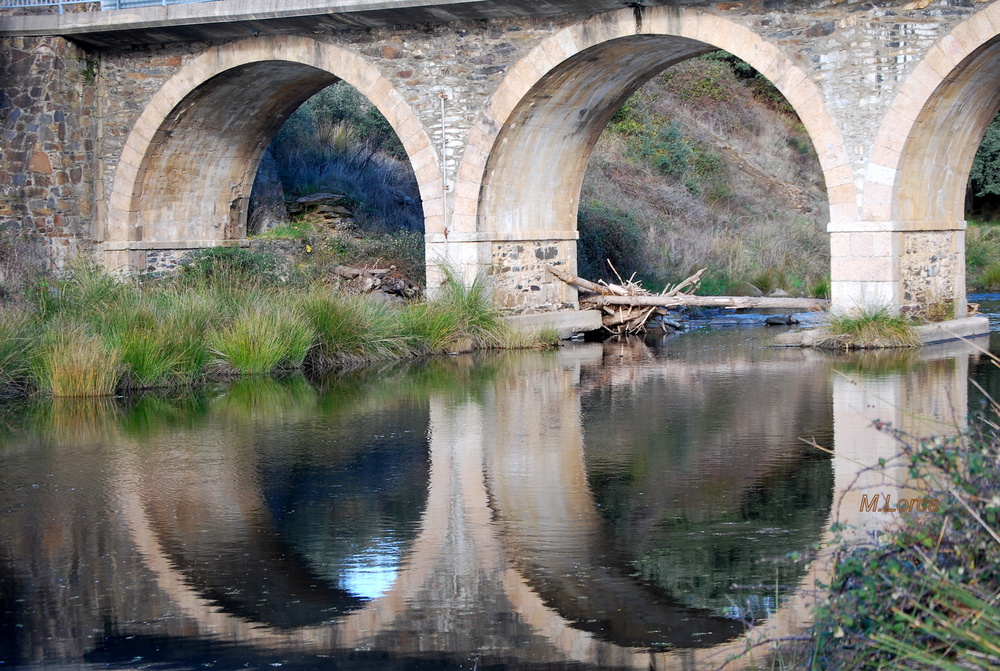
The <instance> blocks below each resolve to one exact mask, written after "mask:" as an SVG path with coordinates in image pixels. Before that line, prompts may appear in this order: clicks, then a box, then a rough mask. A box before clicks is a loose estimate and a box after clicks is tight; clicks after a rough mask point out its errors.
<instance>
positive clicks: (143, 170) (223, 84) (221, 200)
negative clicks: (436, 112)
mask: <svg viewBox="0 0 1000 671" xmlns="http://www.w3.org/2000/svg"><path fill="white" fill-rule="evenodd" d="M339 80H343V81H345V82H347V83H348V84H350V85H351V86H353V87H354V88H356V89H357V90H358V91H359V92H360V93H361V94H362V95H364V96H365V97H366V98H367V99H368V100H369V101H371V103H372V104H373V105H374V106H375V107H376V108H378V110H379V111H380V112H381V113H382V115H383V116H385V118H386V119H387V120H388V122H389V124H390V125H391V126H392V128H393V130H394V131H395V132H396V134H397V136H398V137H399V139H400V142H401V143H402V145H403V148H404V149H405V150H406V153H407V155H408V156H409V157H410V162H411V166H412V167H413V169H414V172H415V173H416V174H417V175H418V178H417V179H418V186H419V187H420V191H421V194H422V197H424V198H426V197H427V194H428V191H427V189H428V188H429V187H428V185H425V184H420V183H419V180H420V177H419V175H420V174H421V173H420V168H421V167H425V164H433V163H434V162H435V161H436V158H435V156H434V152H433V149H432V147H431V144H430V140H429V138H428V137H427V135H426V133H425V132H424V130H423V128H422V126H421V125H420V123H419V121H418V120H417V119H416V117H415V116H414V115H413V112H412V110H410V108H409V106H408V105H407V103H406V101H405V100H404V99H403V97H402V96H401V95H400V94H399V92H398V91H396V89H395V88H394V87H393V86H392V84H391V83H390V82H389V81H388V80H387V79H386V78H384V77H383V76H382V75H381V74H380V73H379V72H378V70H377V68H376V67H375V66H374V65H373V64H372V63H370V62H369V61H367V60H365V59H364V58H362V57H361V56H359V55H357V54H355V53H353V52H350V51H348V50H345V49H342V48H340V47H337V46H334V45H332V44H327V43H323V42H319V41H316V40H313V39H309V38H304V37H293V36H276V37H263V36H262V37H254V38H248V39H246V40H240V41H237V42H232V43H229V44H226V45H221V46H217V47H213V48H211V49H209V50H208V51H206V52H205V53H204V54H201V55H200V56H198V57H196V58H193V59H192V60H191V61H189V62H188V63H186V64H184V65H183V66H182V67H181V68H180V69H179V70H178V72H177V73H176V74H174V75H173V76H172V77H171V78H170V79H169V80H168V81H167V82H166V83H165V84H164V85H163V86H162V87H161V88H160V89H159V90H158V91H157V92H156V94H155V95H154V96H153V98H152V100H151V101H150V102H149V103H148V104H147V105H146V107H145V109H144V110H143V112H142V114H141V115H140V116H139V119H138V120H137V121H136V123H135V125H134V127H133V129H132V131H131V132H130V133H129V136H128V138H127V140H126V142H125V146H124V148H123V149H122V154H121V160H120V161H119V163H118V166H117V168H116V170H115V175H114V181H113V184H112V189H111V194H110V197H109V204H108V212H107V219H106V222H105V231H104V236H103V237H104V240H103V245H104V250H105V265H106V266H107V267H110V268H122V269H137V268H145V263H144V255H145V252H146V250H150V249H184V248H196V247H209V246H215V245H219V244H223V243H225V242H226V241H237V240H240V239H241V238H243V237H245V227H246V214H247V205H248V201H249V195H250V189H251V188H252V186H253V180H254V176H255V175H256V172H257V167H258V165H259V163H260V159H261V156H262V154H263V152H264V150H265V149H266V147H267V145H268V143H269V142H270V140H271V138H272V137H273V135H274V134H275V133H276V132H277V130H278V129H279V128H280V126H281V124H282V123H283V122H284V120H285V119H286V118H287V117H288V116H289V115H290V114H291V113H292V112H293V111H294V110H295V109H297V108H298V107H299V106H300V105H301V104H302V103H303V102H305V101H306V100H307V99H308V98H309V97H311V96H312V95H313V94H315V93H317V92H318V91H320V90H321V89H323V88H325V87H326V86H329V85H330V84H333V83H334V82H336V81H339ZM425 172H427V171H425ZM435 175H436V173H435ZM439 187H440V185H435V187H434V188H438V189H439Z"/></svg>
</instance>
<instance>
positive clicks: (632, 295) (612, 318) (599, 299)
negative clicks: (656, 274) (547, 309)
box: [549, 261, 705, 334]
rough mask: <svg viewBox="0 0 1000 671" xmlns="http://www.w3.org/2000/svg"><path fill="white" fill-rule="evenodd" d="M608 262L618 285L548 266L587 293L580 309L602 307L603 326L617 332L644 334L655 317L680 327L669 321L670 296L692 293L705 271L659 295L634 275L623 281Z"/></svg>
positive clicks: (564, 280) (556, 274)
mask: <svg viewBox="0 0 1000 671" xmlns="http://www.w3.org/2000/svg"><path fill="white" fill-rule="evenodd" d="M608 265H609V266H611V270H613V271H614V273H615V276H616V277H617V278H618V282H619V283H618V284H613V283H611V284H609V283H606V282H604V280H601V281H599V282H591V281H589V280H585V279H583V278H582V277H577V276H575V275H570V274H569V273H567V272H566V271H564V270H562V269H560V268H555V267H553V266H549V272H550V273H552V274H553V275H555V276H556V277H558V278H559V279H560V280H562V281H563V282H566V283H567V284H572V285H575V286H577V287H579V288H580V289H583V290H584V291H585V292H587V293H586V294H584V295H581V296H580V309H581V310H588V309H594V308H596V309H599V310H601V312H602V313H603V315H602V317H601V321H602V323H603V324H604V328H605V329H607V330H608V331H610V332H612V333H615V334H625V333H641V332H643V331H645V330H646V324H647V322H648V321H649V320H650V318H652V317H654V316H655V317H660V318H665V319H664V320H663V321H666V323H667V324H671V325H674V326H675V327H679V326H680V325H679V324H676V323H672V320H669V317H668V315H669V312H668V311H667V304H668V303H669V301H667V299H670V298H673V297H675V296H689V295H691V294H693V293H694V291H695V289H697V288H698V283H699V282H701V276H702V275H703V274H704V273H705V269H704V268H702V269H701V270H699V271H698V272H696V273H695V274H694V275H692V276H691V277H689V278H687V279H686V280H684V281H683V282H680V283H679V284H676V285H674V286H670V285H667V286H665V287H664V288H663V291H662V292H661V293H660V294H658V295H654V294H652V293H650V292H649V291H648V290H646V289H644V288H643V287H642V285H640V284H639V283H638V282H636V281H635V275H634V274H633V275H632V277H630V278H629V279H628V280H622V277H621V275H619V274H618V271H617V270H616V269H615V267H614V265H612V264H611V262H610V261H608ZM608 298H618V299H621V302H620V303H609V302H606V301H605V300H604V299H608ZM640 298H653V299H654V300H655V301H656V302H654V303H651V304H649V305H641V304H640V303H639V302H638V301H637V299H640Z"/></svg>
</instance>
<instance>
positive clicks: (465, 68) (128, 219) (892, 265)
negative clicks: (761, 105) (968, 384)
mask: <svg viewBox="0 0 1000 671" xmlns="http://www.w3.org/2000/svg"><path fill="white" fill-rule="evenodd" d="M624 5H628V6H624ZM85 7H86V6H85ZM95 7H96V4H95ZM998 43H1000V2H988V1H987V2H972V1H971V0H937V1H929V0H914V1H911V2H892V1H890V2H881V3H877V4H875V5H873V4H870V3H855V2H834V3H831V2H825V1H821V0H815V1H812V0H802V1H788V2H769V3H764V2H759V1H756V0H747V1H740V0H733V1H726V2H700V1H698V0H692V1H691V2H687V3H682V2H672V1H668V0H646V1H643V0H639V1H638V2H631V3H622V2H621V1H620V0H572V1H571V0H547V1H546V2H528V1H518V0H510V1H507V0H505V1H499V0H478V1H473V2H456V1H454V0H437V1H434V2H428V1H426V0H385V1H381V2H375V1H371V0H347V1H342V2H321V1H320V0H288V1H287V2H277V1H276V0H219V1H217V2H207V3H201V4H190V5H174V6H168V7H149V8H142V9H134V10H116V11H89V12H79V13H66V14H61V15H57V14H50V15H11V16H5V17H0V78H2V79H0V81H2V93H0V117H2V121H0V123H2V129H0V130H2V132H3V134H4V135H3V138H4V139H3V143H4V145H3V148H4V151H3V157H2V159H0V224H2V223H13V224H15V225H16V226H20V227H23V228H25V229H28V230H31V231H37V232H38V233H40V234H42V235H43V236H44V238H45V239H46V240H47V241H48V242H49V250H50V258H51V263H52V264H53V265H54V266H55V267H59V266H60V265H62V264H64V263H65V262H66V261H67V259H68V258H70V257H71V256H72V255H75V254H76V253H78V252H83V253H87V254H92V255H94V256H95V257H96V258H98V259H100V260H101V261H102V262H103V263H104V264H105V265H106V266H107V267H109V268H113V269H131V270H136V269H140V270H141V269H145V268H147V267H149V266H151V265H153V266H155V265H157V264H158V263H160V262H162V261H163V260H164V259H165V258H170V257H176V256H178V255H180V254H183V253H184V252H185V250H189V249H192V248H198V247H206V246H214V245H224V244H230V245H231V244H241V242H242V241H243V240H244V239H245V237H246V213H247V204H248V200H249V194H250V189H251V186H252V182H253V179H254V176H255V174H256V170H257V166H258V163H259V161H260V158H261V155H262V152H263V151H264V149H265V148H266V147H267V145H268V143H269V142H270V139H271V138H272V136H273V135H274V133H275V132H276V131H277V129H278V128H279V127H280V125H281V123H282V122H283V121H284V120H285V119H286V118H287V117H288V116H289V115H290V114H291V113H292V112H293V111H294V110H295V109H296V108H297V107H298V106H299V105H300V104H301V103H302V102H303V101H305V100H306V99H307V98H309V97H310V96H311V95H313V94H314V93H316V92H317V91H319V90H320V89H322V88H323V87H325V86H327V85H329V84H331V83H333V82H336V81H338V80H344V81H346V82H348V83H349V84H351V85H352V86H354V87H355V88H357V89H358V90H359V91H360V92H361V93H362V94H363V95H365V96H366V97H367V98H368V99H369V100H370V101H371V102H372V103H373V104H374V105H375V106H376V107H378V109H379V110H380V111H381V112H382V113H383V114H384V115H385V117H386V118H387V119H388V120H389V122H390V123H391V124H392V126H393V128H394V129H395V131H396V133H397V135H398V136H399V138H400V140H401V141H402V144H403V146H404V148H405V150H406V152H407V154H408V156H409V159H410V162H411V164H412V167H413V170H414V172H415V174H416V178H417V181H418V184H419V189H420V195H421V199H422V204H423V210H424V215H425V231H426V253H427V261H428V284H429V286H430V287H432V289H433V287H434V285H435V283H436V282H438V281H440V279H441V277H442V267H443V266H444V264H449V265H450V266H451V267H453V268H455V269H457V270H458V271H459V272H460V273H461V275H462V276H464V277H466V278H471V277H473V276H475V275H476V274H477V273H479V272H483V271H485V272H489V273H491V274H492V275H493V276H494V278H495V280H496V283H497V289H498V291H499V292H500V294H501V296H503V297H504V300H505V301H506V302H507V304H508V305H511V306H532V307H538V308H555V307H565V306H573V305H574V304H575V302H576V295H575V292H574V291H573V290H572V289H570V288H569V287H567V286H565V285H563V284H561V283H560V282H559V281H558V280H555V279H554V278H552V277H551V276H550V275H549V274H548V273H547V271H546V270H545V269H544V266H545V264H561V265H563V266H565V267H566V268H567V269H569V270H571V271H572V270H574V269H575V263H576V261H575V254H576V238H577V230H576V223H577V220H576V215H577V207H578V195H579V193H580V187H581V182H582V179H583V175H584V170H585V168H586V165H587V161H588V158H589V156H590V153H591V151H592V149H593V147H594V144H595V142H596V141H597V138H598V136H599V135H600V133H601V131H602V130H603V129H604V127H605V126H606V125H607V123H608V121H609V119H610V118H611V116H612V114H613V113H614V112H615V110H616V109H617V108H618V107H619V106H620V105H621V103H622V102H623V101H624V100H625V99H626V98H628V96H629V95H631V94H632V93H633V92H634V91H635V90H636V89H637V88H638V87H639V86H641V85H642V84H643V83H644V82H646V81H647V80H648V79H650V78H651V77H652V76H654V75H655V74H657V73H658V72H660V71H662V70H663V69H664V68H667V67H670V66H671V65H673V64H675V63H677V62H679V61H682V60H684V59H686V58H690V57H692V56H695V55H698V54H702V53H705V52H708V51H711V50H714V49H724V50H726V51H729V52H731V53H733V54H735V55H736V56H738V57H740V58H742V59H743V60H744V61H746V62H747V63H749V64H750V65H752V66H753V67H754V68H756V69H757V70H758V71H760V72H761V73H763V74H764V75H765V76H766V77H767V78H768V79H769V80H770V81H771V82H773V83H774V84H775V86H776V87H777V88H778V89H779V90H780V91H781V93H782V94H783V95H784V96H785V97H786V98H787V100H788V102H789V104H790V105H791V106H792V107H793V108H794V109H795V111H796V112H797V113H798V115H799V117H800V119H801V120H802V123H803V124H804V126H805V128H806V130H807V131H808V133H809V135H810V137H811V139H812V142H813V145H814V147H815V149H816V152H817V154H818V156H819V162H820V165H821V167H822V171H823V175H824V179H825V184H826V192H827V196H828V199H829V212H830V222H829V232H830V240H831V258H832V262H831V279H832V294H833V304H834V308H835V309H841V310H846V309H852V308H855V307H858V306H865V305H868V306H873V305H874V306H889V307H891V308H893V309H906V310H916V311H924V312H934V313H937V314H949V313H952V312H953V313H954V314H956V315H959V316H961V315H964V313H965V310H966V299H965V270H964V255H965V251H964V248H965V233H964V230H965V221H964V209H963V206H964V196H965V186H966V181H967V176H968V173H969V169H970V166H971V162H972V158H973V156H974V154H975V151H976V149H977V147H978V144H979V142H980V140H981V138H982V136H983V134H984V132H985V129H986V127H987V125H988V123H989V122H990V120H991V119H992V118H993V116H994V115H995V114H996V112H997V110H998V108H1000V88H998V87H997V86H996V84H995V82H994V80H995V77H996V72H997V68H998V64H1000V44H998Z"/></svg>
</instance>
